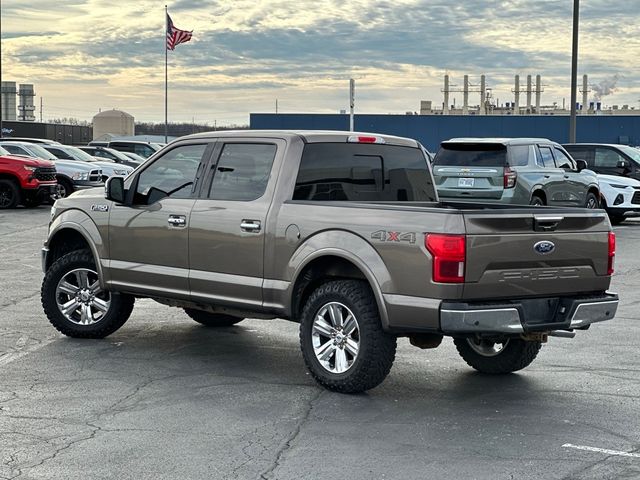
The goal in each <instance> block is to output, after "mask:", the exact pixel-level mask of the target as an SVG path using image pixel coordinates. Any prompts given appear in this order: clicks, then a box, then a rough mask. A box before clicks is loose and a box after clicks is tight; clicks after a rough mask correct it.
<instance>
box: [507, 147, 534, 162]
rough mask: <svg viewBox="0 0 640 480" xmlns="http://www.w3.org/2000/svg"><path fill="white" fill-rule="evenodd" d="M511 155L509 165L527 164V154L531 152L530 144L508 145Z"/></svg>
mask: <svg viewBox="0 0 640 480" xmlns="http://www.w3.org/2000/svg"><path fill="white" fill-rule="evenodd" d="M509 150H510V153H511V156H510V158H509V165H510V166H512V167H526V166H527V165H529V155H530V154H531V146H530V145H514V146H512V147H509Z"/></svg>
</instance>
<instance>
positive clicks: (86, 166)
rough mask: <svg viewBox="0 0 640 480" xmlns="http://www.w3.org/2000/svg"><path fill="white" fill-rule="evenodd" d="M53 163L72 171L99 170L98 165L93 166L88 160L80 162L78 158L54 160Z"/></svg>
mask: <svg viewBox="0 0 640 480" xmlns="http://www.w3.org/2000/svg"><path fill="white" fill-rule="evenodd" d="M55 164H56V166H60V167H63V168H64V169H66V170H67V171H74V172H90V171H91V170H100V166H99V165H96V166H93V164H91V163H89V162H81V161H78V160H56V161H55Z"/></svg>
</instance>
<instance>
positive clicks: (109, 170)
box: [42, 145, 133, 181]
mask: <svg viewBox="0 0 640 480" xmlns="http://www.w3.org/2000/svg"><path fill="white" fill-rule="evenodd" d="M42 147H43V148H44V149H45V150H47V151H48V152H50V153H52V154H53V155H55V156H56V157H58V158H59V159H61V160H73V161H80V162H87V163H90V164H92V165H95V166H97V167H99V168H100V169H101V170H102V180H104V181H106V180H107V178H109V177H113V176H114V175H119V176H121V177H126V176H127V175H129V174H130V173H131V172H133V168H132V167H130V166H129V165H120V164H118V163H116V162H114V161H113V160H107V159H104V158H103V159H100V158H96V157H93V156H91V155H89V154H88V153H87V152H85V151H83V150H80V149H79V148H77V147H71V146H68V145H42Z"/></svg>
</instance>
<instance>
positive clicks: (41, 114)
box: [40, 97, 42, 123]
mask: <svg viewBox="0 0 640 480" xmlns="http://www.w3.org/2000/svg"><path fill="white" fill-rule="evenodd" d="M40 123H42V97H40Z"/></svg>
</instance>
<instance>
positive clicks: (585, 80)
mask: <svg viewBox="0 0 640 480" xmlns="http://www.w3.org/2000/svg"><path fill="white" fill-rule="evenodd" d="M588 102H589V77H587V76H586V75H583V76H582V113H587V105H588Z"/></svg>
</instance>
